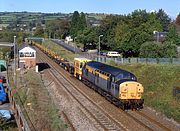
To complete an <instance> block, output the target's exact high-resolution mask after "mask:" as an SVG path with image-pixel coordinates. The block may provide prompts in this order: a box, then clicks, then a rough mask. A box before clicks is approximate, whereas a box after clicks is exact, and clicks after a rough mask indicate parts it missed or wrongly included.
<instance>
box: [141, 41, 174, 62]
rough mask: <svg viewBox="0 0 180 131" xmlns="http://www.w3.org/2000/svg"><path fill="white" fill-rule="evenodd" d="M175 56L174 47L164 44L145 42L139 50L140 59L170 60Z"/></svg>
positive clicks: (170, 44) (168, 43)
mask: <svg viewBox="0 0 180 131" xmlns="http://www.w3.org/2000/svg"><path fill="white" fill-rule="evenodd" d="M176 56H177V47H176V45H174V44H172V43H170V42H165V43H163V44H162V43H159V42H145V43H144V44H142V45H141V48H140V57H144V58H169V57H170V58H172V57H176Z"/></svg>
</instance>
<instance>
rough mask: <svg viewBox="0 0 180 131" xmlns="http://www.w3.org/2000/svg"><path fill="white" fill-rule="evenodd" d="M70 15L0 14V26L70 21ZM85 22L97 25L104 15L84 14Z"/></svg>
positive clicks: (39, 13) (36, 13)
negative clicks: (55, 20) (57, 20)
mask: <svg viewBox="0 0 180 131" xmlns="http://www.w3.org/2000/svg"><path fill="white" fill-rule="evenodd" d="M71 16H72V13H69V14H65V13H41V12H0V24H12V23H17V24H30V23H31V22H41V23H42V24H45V22H46V21H49V20H54V19H67V20H70V18H71ZM86 16H87V20H88V22H90V23H91V24H97V23H99V22H100V21H101V20H102V19H103V18H105V17H106V14H95V13H86Z"/></svg>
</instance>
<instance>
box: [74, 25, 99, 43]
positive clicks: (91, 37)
mask: <svg viewBox="0 0 180 131" xmlns="http://www.w3.org/2000/svg"><path fill="white" fill-rule="evenodd" d="M77 40H78V42H80V43H83V44H86V43H91V44H96V43H97V42H98V36H97V33H96V30H95V28H90V27H86V28H85V29H84V30H83V31H82V32H81V33H80V32H79V34H78V37H77Z"/></svg>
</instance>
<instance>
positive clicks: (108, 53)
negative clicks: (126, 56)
mask: <svg viewBox="0 0 180 131" xmlns="http://www.w3.org/2000/svg"><path fill="white" fill-rule="evenodd" d="M107 57H121V54H119V53H118V52H116V51H108V52H107Z"/></svg>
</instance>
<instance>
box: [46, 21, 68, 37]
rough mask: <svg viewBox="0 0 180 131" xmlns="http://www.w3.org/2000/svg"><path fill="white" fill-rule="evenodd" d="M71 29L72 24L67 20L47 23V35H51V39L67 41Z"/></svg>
mask: <svg viewBox="0 0 180 131" xmlns="http://www.w3.org/2000/svg"><path fill="white" fill-rule="evenodd" d="M69 28H70V24H69V21H67V20H61V19H57V20H52V21H48V22H47V23H46V31H47V33H48V34H47V35H50V34H51V36H50V37H55V38H61V39H65V37H66V36H67V35H69Z"/></svg>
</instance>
